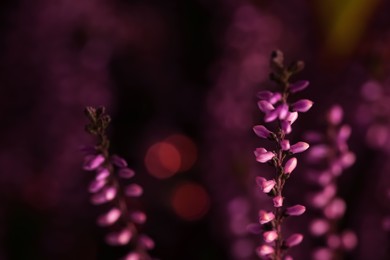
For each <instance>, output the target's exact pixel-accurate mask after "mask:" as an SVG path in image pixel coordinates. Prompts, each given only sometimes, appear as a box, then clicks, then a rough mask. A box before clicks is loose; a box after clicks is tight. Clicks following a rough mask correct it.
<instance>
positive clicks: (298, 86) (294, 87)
mask: <svg viewBox="0 0 390 260" xmlns="http://www.w3.org/2000/svg"><path fill="white" fill-rule="evenodd" d="M308 86H309V81H307V80H300V81H297V82H295V83H293V84H290V87H289V90H290V92H291V93H296V92H299V91H302V90H304V89H305V88H307V87H308Z"/></svg>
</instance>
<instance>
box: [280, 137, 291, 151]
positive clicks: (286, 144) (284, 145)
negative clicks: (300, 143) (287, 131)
mask: <svg viewBox="0 0 390 260" xmlns="http://www.w3.org/2000/svg"><path fill="white" fill-rule="evenodd" d="M280 146H281V147H282V150H283V151H287V150H289V149H290V141H289V140H287V139H284V140H282V141H281V142H280Z"/></svg>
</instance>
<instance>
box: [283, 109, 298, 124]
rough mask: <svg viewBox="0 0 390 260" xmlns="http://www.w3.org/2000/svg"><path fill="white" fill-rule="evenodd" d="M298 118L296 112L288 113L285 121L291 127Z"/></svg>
mask: <svg viewBox="0 0 390 260" xmlns="http://www.w3.org/2000/svg"><path fill="white" fill-rule="evenodd" d="M297 118H298V112H288V113H287V116H286V121H288V122H290V124H291V125H292V124H293V123H294V122H295V121H296V120H297Z"/></svg>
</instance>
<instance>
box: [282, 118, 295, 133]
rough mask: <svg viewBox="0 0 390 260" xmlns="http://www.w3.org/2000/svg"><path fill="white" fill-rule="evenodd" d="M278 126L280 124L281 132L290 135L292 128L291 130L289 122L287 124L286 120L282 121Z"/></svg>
mask: <svg viewBox="0 0 390 260" xmlns="http://www.w3.org/2000/svg"><path fill="white" fill-rule="evenodd" d="M280 124H281V128H282V130H283V132H285V133H286V134H289V133H291V131H292V128H291V124H290V122H288V121H286V120H282V121H281V122H280Z"/></svg>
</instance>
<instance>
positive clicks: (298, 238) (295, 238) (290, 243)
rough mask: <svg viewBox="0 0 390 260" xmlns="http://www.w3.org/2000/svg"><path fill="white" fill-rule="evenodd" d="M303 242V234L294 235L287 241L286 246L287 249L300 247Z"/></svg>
mask: <svg viewBox="0 0 390 260" xmlns="http://www.w3.org/2000/svg"><path fill="white" fill-rule="evenodd" d="M302 240H303V235H302V234H299V233H297V234H293V235H291V236H290V237H289V238H287V239H286V241H285V245H286V246H287V247H293V246H297V245H299V244H300V243H301V242H302Z"/></svg>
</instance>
